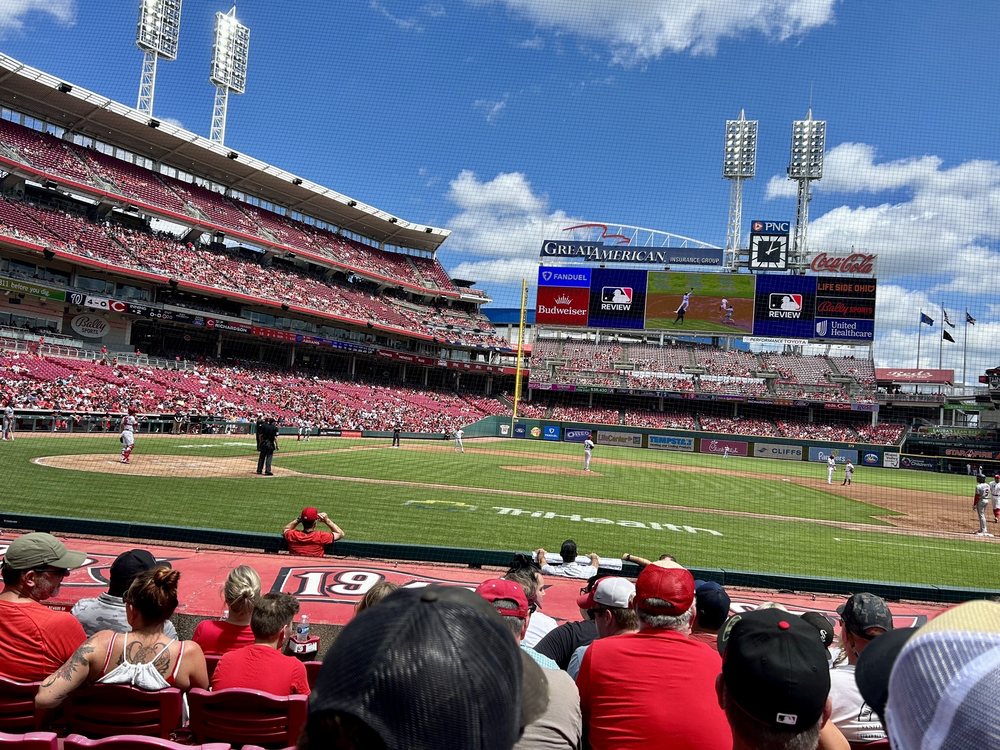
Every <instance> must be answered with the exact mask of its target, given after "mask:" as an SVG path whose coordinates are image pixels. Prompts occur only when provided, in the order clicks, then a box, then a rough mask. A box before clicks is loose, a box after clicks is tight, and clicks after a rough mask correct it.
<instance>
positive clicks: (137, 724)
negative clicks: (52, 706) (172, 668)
mask: <svg viewBox="0 0 1000 750" xmlns="http://www.w3.org/2000/svg"><path fill="white" fill-rule="evenodd" d="M182 696H183V693H181V691H180V690H178V689H177V688H166V689H164V690H157V691H154V692H148V691H146V690H139V689H138V688H134V687H130V686H128V685H89V686H87V687H83V688H80V689H79V690H77V691H75V692H74V693H73V694H72V695H70V697H69V699H68V700H67V701H66V702H65V703H64V704H63V718H64V721H65V724H66V728H67V731H69V732H75V733H78V734H82V735H85V736H87V737H111V736H112V735H116V734H140V735H144V736H146V737H160V738H162V739H170V735H171V734H172V733H173V732H174V731H175V730H176V729H177V728H178V727H179V726H180V724H181V700H182Z"/></svg>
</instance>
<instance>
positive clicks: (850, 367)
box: [829, 357, 875, 388]
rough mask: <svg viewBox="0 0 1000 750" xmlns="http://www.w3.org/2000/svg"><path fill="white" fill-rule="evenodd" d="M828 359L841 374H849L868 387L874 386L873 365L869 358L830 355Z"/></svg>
mask: <svg viewBox="0 0 1000 750" xmlns="http://www.w3.org/2000/svg"><path fill="white" fill-rule="evenodd" d="M829 360H830V362H832V363H833V366H834V367H836V368H837V372H838V373H840V374H841V375H849V376H851V377H853V378H854V379H855V380H856V381H857V382H858V383H860V384H861V385H863V386H867V387H869V388H873V387H874V386H875V366H874V365H873V364H872V361H871V360H870V359H855V358H854V357H830V358H829Z"/></svg>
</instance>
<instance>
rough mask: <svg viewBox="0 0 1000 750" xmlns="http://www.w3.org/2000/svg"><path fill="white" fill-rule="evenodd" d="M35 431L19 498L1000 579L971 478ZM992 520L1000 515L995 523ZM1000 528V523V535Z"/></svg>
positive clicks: (606, 552)
mask: <svg viewBox="0 0 1000 750" xmlns="http://www.w3.org/2000/svg"><path fill="white" fill-rule="evenodd" d="M118 449H119V445H118V442H117V439H116V436H115V435H100V436H88V437H73V436H61V435H60V436H44V435H38V436H30V435H24V436H20V437H19V438H18V439H17V440H16V441H14V442H9V443H2V444H0V466H2V469H0V477H2V479H3V487H4V491H3V496H4V502H3V506H2V507H3V510H5V511H7V512H12V513H25V514H40V515H54V516H64V517H70V518H87V519H108V520H115V521H128V520H134V521H142V522H147V523H155V524H163V525H172V526H187V527H205V528H219V529H234V530H241V531H256V532H274V533H275V534H277V533H279V532H280V530H281V528H282V527H283V526H284V525H285V524H286V523H287V522H288V521H289V520H291V519H292V518H294V517H295V516H296V515H297V513H298V512H299V510H300V509H301V508H302V507H303V506H305V505H315V506H318V507H319V508H320V510H324V511H326V512H327V513H329V515H330V517H331V518H332V519H333V520H335V521H336V522H337V523H338V524H339V525H340V526H341V527H342V528H343V529H344V530H345V532H346V533H347V538H348V539H354V540H366V541H384V542H405V543H418V544H431V545H442V546H459V547H479V548H488V549H512V550H528V549H533V548H535V547H537V546H545V547H546V548H547V549H558V546H559V543H560V542H561V541H562V540H563V539H564V538H567V537H573V538H575V539H576V540H577V541H578V543H579V545H580V548H581V551H587V552H589V551H594V552H597V553H598V554H599V555H601V556H606V557H614V556H620V555H622V554H624V553H626V552H628V553H632V554H637V555H642V556H645V557H656V556H658V555H660V554H662V553H664V552H670V553H672V554H673V555H675V556H676V557H677V558H678V559H679V560H680V561H681V562H682V563H685V564H687V565H691V566H697V567H719V568H729V569H735V570H749V571H758V572H771V573H790V574H800V575H815V576H828V577H837V578H857V579H868V580H877V581H889V582H905V583H924V584H941V585H949V586H951V585H955V586H972V587H981V588H995V587H996V585H997V584H996V581H997V578H996V574H995V572H994V571H995V566H996V564H997V563H998V562H1000V544H997V543H996V542H995V540H993V539H989V538H980V537H975V536H973V535H972V534H971V532H973V531H975V530H976V519H975V514H974V512H973V510H972V508H971V495H972V490H973V484H972V480H971V479H969V478H963V477H957V476H955V477H953V476H946V475H941V474H932V473H926V472H916V471H907V470H895V469H874V468H867V467H859V468H858V470H857V471H856V472H855V476H854V483H853V485H851V486H848V487H844V486H841V484H840V482H841V481H842V480H843V470H842V469H838V472H837V474H836V475H835V477H834V482H835V483H834V484H832V485H828V484H827V483H826V467H825V465H820V464H809V463H802V462H787V461H769V460H765V459H747V458H739V457H727V458H723V457H721V456H709V455H696V454H680V453H669V452H658V451H652V450H640V449H634V448H617V447H606V446H598V447H597V449H596V450H595V451H594V459H593V465H592V471H591V472H589V473H588V472H584V471H582V449H581V447H580V446H579V445H576V444H569V443H546V442H542V441H528V440H504V439H499V438H495V439H478V440H466V446H465V453H464V454H459V453H456V452H455V450H454V447H453V445H452V443H451V442H445V441H440V440H439V441H416V440H405V439H404V441H403V445H402V447H401V448H392V447H390V445H389V440H388V439H384V440H376V439H344V438H314V439H313V440H312V441H310V442H308V443H306V442H302V443H299V442H296V441H295V440H294V438H293V439H289V438H287V437H286V438H282V440H281V446H280V450H279V452H278V453H277V454H276V456H275V468H274V471H275V476H273V477H260V476H257V475H256V474H255V473H254V469H255V462H256V453H255V452H254V441H253V438H252V437H251V438H248V437H247V436H225V437H224V436H212V437H207V436H200V435H199V436H178V437H159V436H157V437H151V436H146V435H140V436H138V437H137V445H136V449H135V453H134V454H133V456H132V463H131V464H130V465H122V464H120V463H118V462H117V452H118ZM990 527H991V528H990V530H991V531H993V530H994V529H996V528H997V526H995V525H994V524H992V523H991V524H990ZM998 535H1000V534H998Z"/></svg>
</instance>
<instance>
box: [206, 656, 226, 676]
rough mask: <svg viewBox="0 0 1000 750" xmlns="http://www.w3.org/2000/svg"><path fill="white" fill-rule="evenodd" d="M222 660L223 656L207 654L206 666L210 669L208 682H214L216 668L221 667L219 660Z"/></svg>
mask: <svg viewBox="0 0 1000 750" xmlns="http://www.w3.org/2000/svg"><path fill="white" fill-rule="evenodd" d="M221 658H222V654H205V665H206V666H207V667H208V680H209V682H211V681H212V675H213V674H215V668H216V667H217V666H219V659H221Z"/></svg>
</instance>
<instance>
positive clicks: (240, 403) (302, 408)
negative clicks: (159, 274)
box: [0, 349, 904, 445]
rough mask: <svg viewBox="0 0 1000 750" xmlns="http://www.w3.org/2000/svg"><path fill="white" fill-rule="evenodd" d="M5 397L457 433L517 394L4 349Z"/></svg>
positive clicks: (751, 431)
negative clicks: (506, 395) (166, 365)
mask: <svg viewBox="0 0 1000 750" xmlns="http://www.w3.org/2000/svg"><path fill="white" fill-rule="evenodd" d="M0 371H2V372H4V373H5V376H6V377H5V379H4V381H3V382H2V383H0V402H5V403H6V402H8V401H9V402H10V403H12V404H13V406H14V408H15V409H17V410H38V411H54V412H57V413H59V414H61V415H62V418H63V419H64V420H66V419H77V420H79V418H80V417H81V416H83V415H102V414H103V415H108V414H121V413H124V412H126V411H127V410H128V409H129V408H134V409H136V410H137V411H139V412H140V413H144V414H173V413H175V412H184V413H185V414H190V415H200V416H204V417H210V418H212V419H214V420H217V421H225V422H238V421H251V420H252V419H253V418H254V417H255V416H256V415H258V414H260V413H265V412H266V413H268V414H270V415H273V416H274V417H275V418H276V419H278V420H279V421H280V422H281V423H283V424H286V425H295V424H299V423H301V422H303V421H307V422H309V423H310V424H314V425H318V426H325V427H331V428H335V429H346V430H373V431H387V430H392V429H395V428H399V429H401V430H403V431H405V432H426V433H444V434H451V433H452V432H453V431H454V429H455V426H456V425H464V424H470V423H472V422H475V421H478V420H479V419H482V418H483V417H486V416H493V415H503V414H510V412H511V404H510V400H509V399H505V398H503V397H501V398H496V397H490V396H484V395H482V394H476V393H470V392H464V391H458V392H456V391H452V390H447V389H423V388H417V387H412V386H403V385H383V384H381V383H377V382H365V381H357V380H344V379H337V378H334V377H330V376H329V375H322V376H321V375H318V374H310V373H307V372H299V373H295V372H288V371H284V370H280V369H277V368H274V367H268V366H265V365H262V364H240V363H234V362H222V361H220V362H201V363H197V364H193V365H192V366H191V367H189V368H187V369H171V368H164V367H153V366H146V365H134V364H132V365H127V364H122V363H117V362H115V361H114V360H113V359H111V358H107V359H104V360H100V359H98V360H92V359H73V358H65V357H64V358H60V357H53V356H36V355H35V354H28V353H18V352H12V351H7V350H3V349H0ZM534 396H535V397H534V399H533V400H532V401H522V403H521V404H520V405H519V406H518V415H519V416H520V417H521V418H528V419H552V420H557V421H564V422H580V423H589V424H606V425H621V424H624V425H628V426H631V427H647V428H660V429H665V428H673V429H684V430H699V429H700V430H704V431H707V432H720V433H725V434H733V435H758V436H764V437H793V438H796V439H813V440H830V441H837V442H845V441H846V442H853V441H863V442H872V443H877V444H886V445H891V444H896V443H898V442H899V440H900V439H901V438H902V435H903V431H904V427H903V426H902V425H898V424H891V423H890V424H879V425H876V426H874V427H873V426H871V425H869V424H860V425H858V424H853V425H847V424H842V423H824V422H807V421H804V420H795V419H783V418H775V419H774V420H773V421H772V420H768V419H762V418H756V417H753V418H751V417H745V416H741V417H723V416H712V415H704V414H703V415H698V414H697V413H696V412H695V411H688V412H684V411H678V410H673V411H670V410H668V411H657V410H653V409H635V408H625V409H616V408H609V407H607V406H601V405H594V406H587V405H583V404H580V403H574V402H573V401H572V400H570V399H568V398H566V397H565V396H556V395H550V396H546V395H544V394H543V393H542V392H537V391H536V392H535V394H534Z"/></svg>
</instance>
